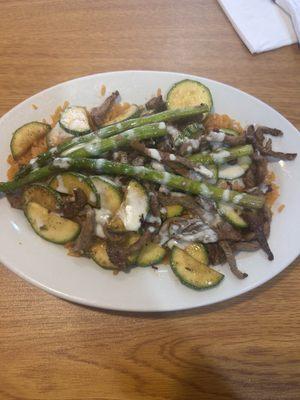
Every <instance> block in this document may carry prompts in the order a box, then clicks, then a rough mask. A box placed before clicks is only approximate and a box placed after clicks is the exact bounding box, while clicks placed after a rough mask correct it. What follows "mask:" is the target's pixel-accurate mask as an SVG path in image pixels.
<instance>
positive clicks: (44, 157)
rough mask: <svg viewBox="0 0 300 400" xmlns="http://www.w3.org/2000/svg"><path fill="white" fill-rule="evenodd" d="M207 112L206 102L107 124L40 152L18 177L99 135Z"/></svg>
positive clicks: (112, 134)
mask: <svg viewBox="0 0 300 400" xmlns="http://www.w3.org/2000/svg"><path fill="white" fill-rule="evenodd" d="M205 112H207V106H206V105H205V104H204V105H201V106H199V107H189V108H182V109H178V110H167V111H163V112H161V113H158V114H153V115H150V116H148V117H140V118H133V119H129V120H126V121H123V122H119V123H117V124H113V125H109V126H106V127H104V128H100V129H99V130H97V131H95V132H92V133H89V134H87V135H84V136H81V137H76V138H74V139H72V140H70V141H68V142H66V143H62V144H61V145H59V146H56V147H53V148H52V149H50V150H48V151H46V152H44V153H42V154H40V155H39V156H38V157H37V158H36V160H34V164H28V165H26V166H25V167H23V168H22V169H21V170H20V172H19V173H18V174H17V177H19V178H21V177H23V176H25V175H26V174H28V173H29V172H30V171H31V170H33V169H34V168H35V167H42V166H44V165H46V164H47V163H48V162H49V161H51V160H53V159H54V158H55V157H57V156H58V155H60V154H62V153H63V152H65V151H67V150H69V149H71V148H72V147H75V146H78V145H79V144H83V143H88V142H90V141H92V140H94V139H95V138H97V137H99V138H101V139H104V138H108V137H110V136H114V135H116V134H118V133H121V132H124V131H126V130H128V129H133V128H137V127H140V126H143V125H148V124H153V123H159V122H171V121H176V120H179V119H184V118H191V117H196V116H199V115H201V114H203V113H205Z"/></svg>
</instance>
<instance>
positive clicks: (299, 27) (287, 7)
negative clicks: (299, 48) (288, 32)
mask: <svg viewBox="0 0 300 400" xmlns="http://www.w3.org/2000/svg"><path fill="white" fill-rule="evenodd" d="M274 1H275V3H276V4H278V5H279V6H280V7H281V8H282V9H283V10H284V11H285V12H287V13H288V14H289V16H290V17H291V19H292V22H293V26H294V30H295V32H296V35H297V38H298V42H299V44H300V0H274Z"/></svg>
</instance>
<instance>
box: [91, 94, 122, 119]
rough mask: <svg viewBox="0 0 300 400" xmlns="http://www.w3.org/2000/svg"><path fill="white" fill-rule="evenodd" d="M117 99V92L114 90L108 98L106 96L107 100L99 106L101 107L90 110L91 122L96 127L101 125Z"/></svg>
mask: <svg viewBox="0 0 300 400" xmlns="http://www.w3.org/2000/svg"><path fill="white" fill-rule="evenodd" d="M118 97H119V92H118V91H117V90H116V91H115V92H113V93H112V94H111V95H110V96H108V98H107V99H106V100H105V101H104V102H103V104H101V106H99V107H94V108H92V110H91V113H90V115H91V119H92V122H93V123H94V125H95V126H96V127H99V126H101V125H102V123H103V121H104V119H105V117H106V116H107V114H108V112H109V111H110V110H111V108H112V106H113V104H114V103H115V101H116V99H117V98H118Z"/></svg>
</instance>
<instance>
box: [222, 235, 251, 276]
mask: <svg viewBox="0 0 300 400" xmlns="http://www.w3.org/2000/svg"><path fill="white" fill-rule="evenodd" d="M219 244H220V247H221V248H222V249H223V251H224V254H225V258H226V261H227V262H228V265H229V267H230V271H231V272H232V273H233V274H234V275H235V276H236V277H237V278H238V279H244V278H247V276H248V274H246V273H245V272H241V271H240V270H239V269H238V267H237V264H236V259H235V256H234V254H233V251H232V248H231V246H230V244H229V242H228V241H227V240H221V241H220V242H219Z"/></svg>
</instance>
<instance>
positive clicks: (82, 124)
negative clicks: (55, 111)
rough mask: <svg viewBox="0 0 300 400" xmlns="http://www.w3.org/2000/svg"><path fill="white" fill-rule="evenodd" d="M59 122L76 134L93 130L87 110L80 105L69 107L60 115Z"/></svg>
mask: <svg viewBox="0 0 300 400" xmlns="http://www.w3.org/2000/svg"><path fill="white" fill-rule="evenodd" d="M59 124H60V126H61V127H62V129H64V130H65V131H66V132H68V133H71V134H72V135H74V136H81V135H86V134H87V133H89V132H91V127H90V123H89V116H88V113H87V110H86V109H85V108H84V107H80V106H70V107H67V108H66V109H65V110H64V111H63V112H62V113H61V116H60V120H59Z"/></svg>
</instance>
